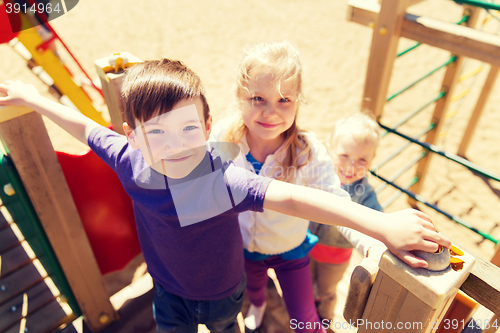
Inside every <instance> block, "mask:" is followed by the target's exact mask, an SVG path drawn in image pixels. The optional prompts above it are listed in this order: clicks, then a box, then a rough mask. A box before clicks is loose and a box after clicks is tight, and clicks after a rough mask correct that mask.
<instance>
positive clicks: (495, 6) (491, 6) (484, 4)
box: [454, 0, 500, 10]
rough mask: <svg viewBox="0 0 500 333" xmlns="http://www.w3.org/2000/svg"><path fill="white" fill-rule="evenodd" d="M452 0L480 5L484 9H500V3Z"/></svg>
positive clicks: (477, 0) (478, 0)
mask: <svg viewBox="0 0 500 333" xmlns="http://www.w3.org/2000/svg"><path fill="white" fill-rule="evenodd" d="M454 1H455V2H456V3H458V4H461V5H471V6H476V7H481V8H484V9H494V10H500V4H496V3H493V2H484V1H480V0H454Z"/></svg>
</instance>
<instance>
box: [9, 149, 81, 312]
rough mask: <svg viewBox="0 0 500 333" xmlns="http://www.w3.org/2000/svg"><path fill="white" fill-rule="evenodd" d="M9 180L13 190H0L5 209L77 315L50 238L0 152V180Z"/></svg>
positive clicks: (13, 169)
mask: <svg viewBox="0 0 500 333" xmlns="http://www.w3.org/2000/svg"><path fill="white" fill-rule="evenodd" d="M7 183H10V184H11V185H12V187H13V188H14V190H15V194H14V195H12V196H8V195H6V194H5V193H4V191H2V190H0V199H1V200H2V202H3V204H4V205H5V207H6V208H7V210H8V211H9V214H10V215H11V216H12V218H13V220H14V222H15V223H16V225H17V226H18V227H19V229H20V230H21V232H22V234H23V236H24V238H25V239H26V241H27V242H28V244H29V245H30V247H31V248H32V249H33V252H34V253H35V255H36V256H37V258H38V260H40V262H41V263H42V265H43V267H44V268H45V270H46V271H47V274H48V275H49V276H50V277H51V278H52V280H53V281H54V283H55V285H56V286H57V288H58V289H59V291H60V292H61V294H63V295H64V296H65V297H66V299H67V301H68V305H69V306H70V307H71V310H72V311H73V313H74V314H75V315H76V316H77V317H78V316H79V315H81V311H80V308H79V306H78V303H77V301H76V298H75V297H74V295H73V292H72V291H71V287H70V286H69V284H68V282H67V280H66V277H65V276H64V273H63V271H62V268H61V266H60V265H59V262H58V260H57V257H56V255H55V253H54V251H53V250H52V247H51V246H50V242H49V240H48V238H47V236H46V235H45V231H44V230H43V228H42V226H41V223H40V221H39V219H38V216H37V215H36V212H35V209H34V208H33V205H32V204H31V201H30V199H29V197H28V194H27V193H26V191H25V189H24V186H23V184H22V182H21V179H20V178H19V175H18V173H17V170H16V169H15V167H14V164H13V163H12V161H11V160H10V158H9V157H8V156H5V155H3V154H2V153H0V184H1V185H2V187H3V185H5V184H7Z"/></svg>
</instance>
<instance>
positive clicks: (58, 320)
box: [4, 300, 74, 333]
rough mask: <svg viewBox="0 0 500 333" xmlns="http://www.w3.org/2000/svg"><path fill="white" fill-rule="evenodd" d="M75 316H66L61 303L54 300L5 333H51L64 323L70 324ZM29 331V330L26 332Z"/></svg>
mask: <svg viewBox="0 0 500 333" xmlns="http://www.w3.org/2000/svg"><path fill="white" fill-rule="evenodd" d="M73 318H74V315H73V314H69V315H68V314H66V312H64V310H63V309H62V308H61V306H60V305H59V303H58V302H57V301H56V300H54V301H52V302H50V303H49V304H47V305H46V306H44V307H42V308H41V309H39V310H38V311H36V312H35V313H33V314H30V315H29V316H28V317H26V319H25V320H21V321H20V322H18V323H16V324H15V325H13V326H11V327H10V328H9V329H8V330H7V331H5V332H4V333H19V332H29V333H49V332H52V331H54V330H55V329H57V328H58V327H59V326H61V325H62V324H64V323H67V322H70V321H71V320H72V319H73ZM26 329H27V330H26Z"/></svg>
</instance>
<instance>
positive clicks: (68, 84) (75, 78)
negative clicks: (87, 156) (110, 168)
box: [0, 0, 107, 126]
mask: <svg viewBox="0 0 500 333" xmlns="http://www.w3.org/2000/svg"><path fill="white" fill-rule="evenodd" d="M28 1H29V2H33V3H35V4H36V0H28ZM6 15H7V14H6V13H5V5H3V7H2V6H0V18H2V25H1V26H0V28H1V29H2V31H7V29H8V28H9V27H7V26H5V25H6V24H7V23H8V22H9V20H6V21H5V20H4V19H5V17H4V16H6ZM10 17H11V21H12V20H14V21H13V22H17V25H19V26H21V27H22V28H21V29H20V30H21V31H20V32H18V33H12V34H0V36H1V39H0V43H7V42H8V43H9V45H10V46H12V48H13V49H14V50H15V51H16V52H17V53H18V54H19V55H21V56H22V57H23V58H24V59H25V60H26V61H27V65H28V67H29V68H30V69H31V70H32V72H33V73H34V74H35V75H36V76H37V77H39V78H40V79H41V80H42V81H43V82H44V83H45V84H46V85H47V86H49V87H50V90H51V92H52V93H53V94H55V95H56V96H57V97H58V98H59V99H60V101H61V103H63V104H65V105H67V106H70V107H72V108H75V109H77V110H79V111H80V112H82V113H83V114H84V115H86V116H87V117H89V118H91V119H93V120H94V121H96V122H97V123H99V124H101V125H103V126H105V125H106V124H107V122H106V121H105V120H104V119H103V118H102V115H101V113H100V112H99V111H97V110H96V108H95V106H94V101H93V99H92V98H91V97H90V94H89V93H90V92H92V93H93V94H94V95H96V94H97V95H99V96H101V97H102V92H101V90H100V89H99V88H97V87H96V86H95V85H94V83H93V82H92V80H91V78H90V76H89V75H88V74H87V73H86V72H85V70H84V69H83V67H82V66H81V65H80V63H79V62H78V60H77V59H76V58H75V57H74V55H73V54H72V53H71V51H70V50H69V48H68V47H67V46H66V44H65V43H64V41H63V40H62V39H61V38H60V37H59V35H58V34H57V32H56V31H55V30H54V29H53V28H52V26H51V25H50V24H49V23H48V22H47V16H46V15H45V14H39V15H36V16H35V15H34V14H33V13H32V12H29V11H28V13H27V14H23V13H19V14H16V15H14V14H10ZM57 45H58V47H57V51H56V46H57ZM63 51H65V54H64V55H66V57H65V58H64V59H65V60H64V62H63V60H62V59H61V57H60V56H61V55H62V54H61V53H62V52H63ZM70 67H71V68H72V69H71V70H70ZM82 81H85V82H86V85H87V87H88V88H89V89H88V90H89V92H87V91H86V90H85V89H84V87H83V86H84V85H83V84H82Z"/></svg>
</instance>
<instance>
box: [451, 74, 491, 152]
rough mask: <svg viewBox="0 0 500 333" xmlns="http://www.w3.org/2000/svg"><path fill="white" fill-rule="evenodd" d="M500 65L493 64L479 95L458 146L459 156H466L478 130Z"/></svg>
mask: <svg viewBox="0 0 500 333" xmlns="http://www.w3.org/2000/svg"><path fill="white" fill-rule="evenodd" d="M498 68H499V67H498V66H494V65H492V66H491V68H490V71H489V73H488V76H487V77H486V81H485V82H484V85H483V90H482V91H481V94H480V95H479V98H478V100H477V103H476V106H475V108H474V111H473V112H472V116H471V117H470V119H469V123H468V124H467V129H466V130H465V133H464V136H463V137H462V142H460V146H459V147H458V152H457V155H458V156H462V157H465V152H466V151H467V148H468V147H469V143H470V139H471V138H472V136H473V135H474V131H475V130H476V126H477V123H478V121H479V118H480V117H481V114H482V113H483V109H484V106H485V105H486V101H487V100H488V98H489V96H490V93H491V91H492V90H493V86H494V85H495V81H496V79H497V76H498Z"/></svg>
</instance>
